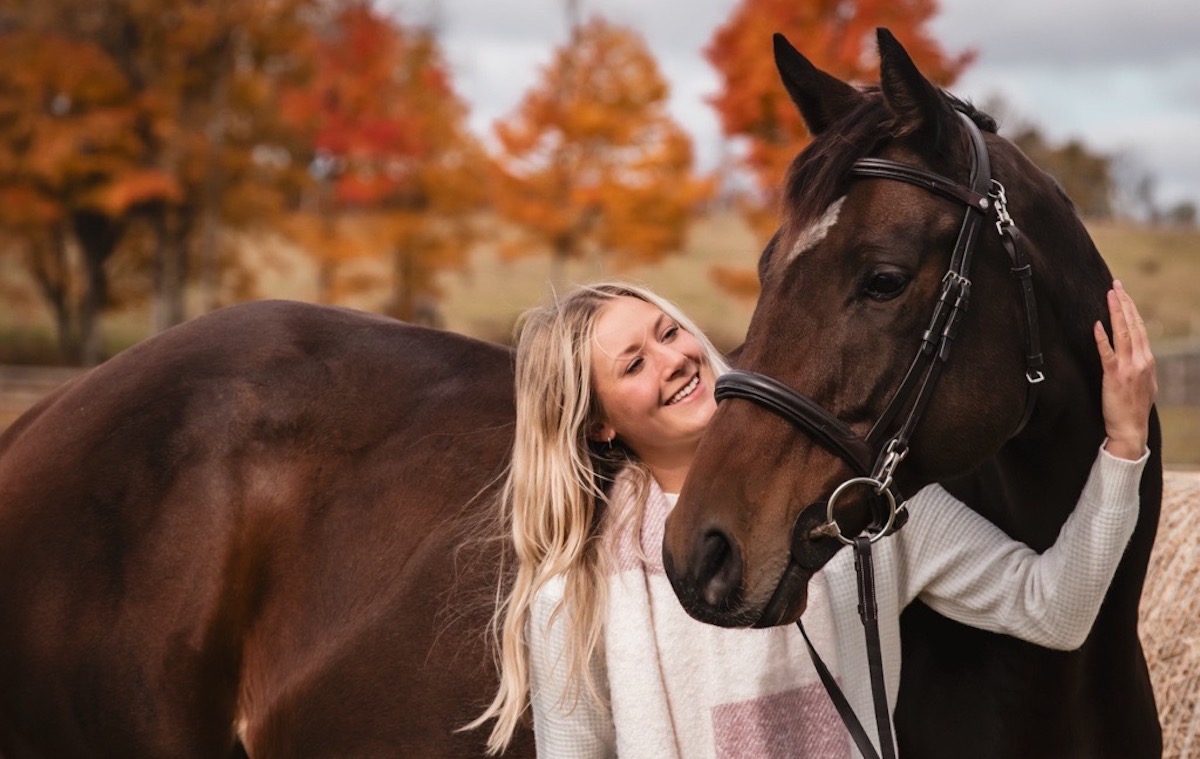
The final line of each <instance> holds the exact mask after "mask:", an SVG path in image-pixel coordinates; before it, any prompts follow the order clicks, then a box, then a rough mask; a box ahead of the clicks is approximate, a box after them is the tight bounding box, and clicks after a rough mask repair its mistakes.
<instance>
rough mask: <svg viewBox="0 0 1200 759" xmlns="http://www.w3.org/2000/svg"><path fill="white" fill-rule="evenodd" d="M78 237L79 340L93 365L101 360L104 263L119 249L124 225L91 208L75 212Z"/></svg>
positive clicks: (86, 363)
mask: <svg viewBox="0 0 1200 759" xmlns="http://www.w3.org/2000/svg"><path fill="white" fill-rule="evenodd" d="M72 222H73V225H74V228H75V237H76V239H77V240H78V242H79V251H80V253H81V254H82V256H83V271H84V289H83V296H82V298H81V299H80V303H79V342H80V345H81V350H82V355H81V356H80V359H81V363H82V364H83V365H84V366H94V365H96V364H98V363H100V360H101V359H102V353H103V349H102V345H101V343H102V340H101V334H100V330H99V329H98V322H99V319H100V313H101V312H102V311H103V310H104V307H105V306H106V305H107V304H108V277H107V274H106V272H105V269H104V266H105V264H106V263H107V262H108V259H109V258H111V257H112V254H113V252H114V251H115V250H116V249H117V243H119V242H120V240H121V236H122V235H123V234H124V232H125V225H124V224H123V223H122V222H119V221H117V220H115V219H112V218H110V217H108V216H105V215H103V214H99V213H95V212H92V211H79V212H76V213H75V214H73V215H72Z"/></svg>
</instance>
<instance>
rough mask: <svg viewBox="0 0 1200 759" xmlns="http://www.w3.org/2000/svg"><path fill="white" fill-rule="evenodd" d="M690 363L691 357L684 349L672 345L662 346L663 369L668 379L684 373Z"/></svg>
mask: <svg viewBox="0 0 1200 759" xmlns="http://www.w3.org/2000/svg"><path fill="white" fill-rule="evenodd" d="M690 364H691V358H690V357H689V356H688V355H687V354H686V353H684V352H683V351H680V350H676V349H675V348H673V347H671V346H662V369H663V375H664V377H665V378H666V379H671V378H673V377H677V376H678V375H680V374H682V373H684V372H685V371H686V370H687V368H688V366H689V365H690Z"/></svg>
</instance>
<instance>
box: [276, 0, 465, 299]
mask: <svg viewBox="0 0 1200 759" xmlns="http://www.w3.org/2000/svg"><path fill="white" fill-rule="evenodd" d="M313 54H314V57H315V61H316V65H315V72H314V76H313V79H312V81H311V82H309V83H308V84H306V85H305V86H304V87H302V88H296V89H294V90H291V91H289V92H288V93H287V94H286V96H285V98H284V100H283V112H284V116H285V118H286V119H287V121H288V122H289V123H291V124H293V125H294V126H295V127H296V128H298V129H299V130H300V131H301V132H302V133H303V134H306V135H308V137H309V139H310V140H311V144H312V146H313V148H314V153H313V156H312V158H313V162H312V164H311V173H312V174H313V177H314V179H315V180H316V187H315V188H314V191H315V192H316V196H315V200H314V201H313V202H310V203H308V204H307V208H305V209H304V210H303V212H302V213H303V214H307V215H310V216H313V217H315V218H314V219H312V220H309V221H308V222H303V221H301V222H297V223H296V224H294V225H293V229H297V228H303V227H305V225H307V226H308V227H309V228H311V229H319V230H323V231H321V233H320V234H317V235H313V234H307V235H303V234H302V235H300V236H299V237H297V239H298V240H301V241H302V244H304V245H305V246H306V247H308V248H309V250H310V251H311V252H312V253H313V255H314V256H316V258H317V260H318V266H319V267H320V268H321V269H322V270H323V271H325V272H327V273H328V279H327V281H325V282H323V283H322V291H323V292H322V297H323V298H324V299H337V298H339V297H343V296H345V295H348V294H351V293H353V292H354V291H356V290H359V289H362V288H364V287H368V286H370V285H372V284H374V283H372V282H370V281H369V280H364V279H362V278H359V279H350V278H343V279H341V280H339V278H338V275H337V274H336V270H337V269H338V267H339V266H340V265H341V264H342V263H345V262H347V261H350V260H352V259H356V258H361V257H364V256H372V255H376V254H378V253H380V252H382V251H388V252H390V255H391V257H392V259H393V272H394V277H393V287H392V291H393V293H392V297H391V299H390V302H389V304H388V306H387V310H389V311H390V312H391V313H393V314H394V315H397V316H400V317H402V318H412V317H413V315H414V312H415V309H416V304H417V303H418V302H419V301H423V300H427V299H430V298H434V297H436V296H437V295H438V294H439V290H438V287H437V283H436V274H437V272H438V271H439V270H441V269H445V268H447V267H459V266H462V265H464V264H465V263H466V247H467V243H468V240H469V238H470V231H469V229H468V228H467V217H468V214H470V213H471V212H472V211H474V210H475V209H476V208H477V207H478V206H479V205H480V203H481V202H482V201H483V199H484V192H485V188H484V187H483V186H481V184H480V182H479V176H480V174H481V173H484V172H483V171H482V164H483V162H484V156H483V151H482V149H481V148H480V147H479V146H478V144H477V142H476V141H475V139H474V138H473V137H472V136H471V135H470V133H469V132H468V130H467V127H466V108H465V106H464V105H463V103H462V101H461V100H460V99H459V98H458V97H457V95H456V94H455V93H454V91H453V88H452V86H451V83H450V75H449V71H448V68H447V65H446V62H445V60H444V57H443V55H442V52H441V49H440V46H439V45H438V43H437V40H436V38H435V37H434V36H433V34H432V33H431V32H429V31H427V30H423V29H415V28H410V27H407V26H404V25H402V24H400V23H398V22H396V21H395V20H393V19H390V18H388V17H387V16H384V15H382V14H381V13H380V12H379V11H378V10H376V9H375V8H374V6H372V5H370V4H367V3H355V4H352V5H350V6H348V7H347V8H345V9H344V10H342V11H341V12H340V13H338V14H337V16H336V17H335V19H334V20H333V22H332V23H331V24H330V25H329V27H328V28H327V29H325V30H324V33H323V34H322V35H321V36H320V37H319V38H318V39H317V40H316V43H315V45H314V51H313ZM348 214H353V216H352V217H350V216H347V218H348V219H350V218H352V223H350V224H349V225H346V224H340V223H338V222H336V221H335V220H334V217H337V216H345V215H348ZM351 227H358V228H357V229H354V230H352V229H351Z"/></svg>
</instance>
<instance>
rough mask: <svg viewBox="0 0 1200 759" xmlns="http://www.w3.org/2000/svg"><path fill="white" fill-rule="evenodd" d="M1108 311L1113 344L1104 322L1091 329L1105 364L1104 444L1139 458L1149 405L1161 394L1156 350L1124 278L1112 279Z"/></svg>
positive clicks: (1114, 452) (1118, 453) (1146, 432)
mask: <svg viewBox="0 0 1200 759" xmlns="http://www.w3.org/2000/svg"><path fill="white" fill-rule="evenodd" d="M1108 313H1109V316H1110V317H1111V319H1112V327H1113V340H1112V344H1111V345H1110V344H1109V341H1108V333H1106V332H1105V331H1104V325H1103V324H1101V323H1100V322H1096V325H1095V327H1094V329H1093V331H1094V332H1095V335H1096V348H1097V349H1098V350H1099V351H1100V364H1101V365H1102V366H1103V367H1104V384H1103V391H1102V393H1101V401H1102V403H1101V405H1102V407H1103V411H1104V431H1105V432H1106V433H1107V434H1108V441H1107V442H1106V443H1105V444H1104V449H1105V450H1107V451H1108V452H1109V453H1111V454H1112V455H1114V456H1118V457H1120V458H1123V459H1131V460H1132V459H1138V458H1141V456H1142V453H1143V452H1144V451H1145V450H1146V440H1147V438H1148V437H1149V434H1150V433H1149V430H1150V407H1151V406H1152V405H1154V398H1155V396H1157V395H1158V378H1157V377H1156V376H1155V369H1154V355H1153V354H1152V353H1151V352H1150V340H1149V338H1147V337H1146V322H1145V321H1143V320H1142V317H1141V315H1140V314H1139V313H1138V310H1137V306H1135V305H1134V303H1133V298H1130V297H1129V293H1127V292H1125V288H1124V287H1122V286H1121V282H1120V280H1114V281H1113V289H1111V290H1109V291H1108Z"/></svg>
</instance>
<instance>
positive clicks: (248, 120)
mask: <svg viewBox="0 0 1200 759" xmlns="http://www.w3.org/2000/svg"><path fill="white" fill-rule="evenodd" d="M331 4H333V5H335V4H336V2H334V0H271V2H259V1H258V0H213V1H212V2H200V0H42V1H41V2H38V3H27V2H20V1H19V0H0V21H2V22H3V23H2V24H0V28H4V29H6V30H10V31H8V32H6V33H7V34H16V35H22V36H23V38H25V39H29V40H33V41H34V42H33V44H34V45H35V47H36V46H37V45H39V44H43V43H45V44H48V45H58V46H59V48H61V47H62V46H63V45H67V46H74V47H73V48H72V49H78V50H86V51H89V53H88V55H87V56H85V57H78V58H77V57H75V56H73V55H72V54H70V53H62V51H61V49H60V51H59V52H60V54H61V58H58V59H52V58H49V57H47V56H34V57H33V58H32V59H31V61H29V62H25V61H21V60H19V59H12V60H13V65H15V66H17V67H18V68H19V69H21V70H20V72H19V76H20V78H21V81H22V82H25V83H26V85H27V88H28V90H29V91H30V92H36V93H40V94H38V95H37V96H36V97H35V98H34V99H35V101H36V100H37V97H40V98H41V102H42V103H44V104H51V105H52V106H53V107H54V108H56V109H57V111H56V112H53V113H50V114H49V116H51V117H53V119H55V120H54V122H53V126H54V128H55V130H56V133H57V134H58V135H59V137H60V139H59V142H58V143H56V145H57V148H58V150H59V153H58V154H59V155H60V156H61V157H64V160H61V161H58V162H57V164H56V166H57V167H58V168H57V169H56V170H61V171H64V172H68V171H71V170H73V169H71V168H70V167H72V166H74V165H76V164H82V165H91V166H93V167H94V166H95V164H96V163H97V162H96V160H95V158H96V157H97V156H98V155H105V154H106V153H105V151H104V150H100V149H98V137H97V133H96V132H95V131H94V129H93V127H94V125H93V124H91V123H90V121H89V120H87V119H84V118H83V117H82V115H83V111H82V110H81V109H83V108H84V106H85V105H87V104H88V103H90V102H91V100H92V99H94V97H95V93H97V92H99V91H104V92H106V93H108V94H109V100H108V101H106V105H105V108H106V109H107V111H108V112H109V113H110V114H111V113H120V114H121V121H120V124H119V125H117V124H116V122H114V121H112V120H111V119H110V120H109V121H108V122H106V126H107V127H108V130H107V131H104V132H101V133H100V134H104V135H110V136H111V139H112V140H113V141H114V142H115V143H119V145H120V148H121V151H122V152H121V160H122V161H124V163H120V164H118V163H114V162H112V161H109V162H107V163H105V164H104V165H103V167H102V169H95V168H93V169H92V170H90V172H89V173H88V178H89V182H90V183H92V184H93V185H98V186H101V187H103V188H105V190H104V192H103V193H101V194H98V193H96V192H92V193H91V194H89V195H88V199H89V200H88V205H87V206H86V209H85V211H86V213H85V215H83V216H79V215H78V214H76V215H75V216H74V217H73V223H72V224H70V225H67V226H63V227H60V228H59V231H62V232H64V234H63V235H59V236H58V237H54V236H52V237H51V238H50V239H58V240H62V241H64V243H65V244H64V246H63V248H62V249H63V250H64V251H70V250H73V249H76V248H77V249H79V250H81V251H83V253H84V255H83V260H84V262H85V263H87V264H88V265H89V266H91V268H90V269H89V270H88V275H89V276H90V277H92V280H93V284H91V285H88V287H86V288H84V290H85V291H87V292H92V293H93V294H92V295H90V296H88V298H90V299H91V300H92V301H94V309H101V308H103V307H105V306H107V305H109V304H110V303H111V302H112V296H113V294H114V293H117V292H119V291H120V290H121V288H110V287H108V286H107V282H108V280H109V273H108V269H109V268H111V261H112V260H115V258H114V256H115V255H116V253H119V252H121V251H122V250H123V249H126V250H127V249H129V248H130V247H132V244H131V242H130V241H131V239H132V240H135V241H136V242H137V243H138V247H139V249H141V252H140V255H135V256H133V257H132V259H131V260H139V261H143V262H144V263H145V268H146V269H148V272H145V273H144V274H145V275H146V276H147V278H149V279H150V280H151V281H152V282H153V287H152V292H153V296H154V301H155V304H156V308H155V315H156V318H155V326H156V327H157V328H159V329H161V328H165V327H167V326H170V325H171V324H174V323H177V322H179V321H180V320H182V319H183V318H184V316H185V308H184V286H185V283H186V282H187V281H188V278H189V276H191V277H193V278H197V274H199V277H198V278H199V279H201V280H202V282H203V283H204V285H205V287H204V290H205V291H206V294H207V295H206V297H205V307H206V308H207V307H211V306H212V305H215V303H216V302H217V296H216V292H217V290H218V288H219V287H220V286H221V284H222V283H221V281H220V280H221V276H222V272H223V271H226V270H228V269H229V268H230V267H229V266H228V264H229V262H230V261H231V260H232V257H231V256H230V255H229V251H228V250H222V249H221V246H220V239H221V234H220V232H221V230H222V229H224V228H231V227H243V228H246V227H254V226H258V225H262V224H264V222H265V221H267V220H269V219H270V218H271V215H272V214H273V213H274V212H275V211H276V210H277V209H278V208H279V207H281V205H282V200H283V196H284V195H285V193H286V188H287V181H288V177H289V176H293V175H295V174H296V173H297V168H296V166H295V164H294V162H292V161H291V159H290V155H291V152H290V151H291V149H292V148H293V147H294V146H292V145H290V144H289V139H290V135H289V133H287V132H286V130H284V129H283V127H282V124H281V122H280V121H279V118H278V111H279V109H278V105H277V103H276V102H275V92H276V91H277V90H278V88H279V86H280V85H281V84H284V83H287V82H288V81H290V80H293V79H295V77H298V76H301V75H303V69H304V66H305V62H304V61H303V60H302V59H299V58H297V57H296V56H295V55H294V54H293V53H294V51H296V49H297V43H298V40H299V39H301V38H302V37H303V36H304V35H305V34H306V33H307V29H308V18H309V15H310V14H311V13H314V12H315V11H316V9H318V8H326V7H328V6H330V5H331ZM55 40H58V41H59V42H54V41H55ZM31 64H32V65H31ZM62 67H66V68H68V69H71V70H72V72H73V73H72V77H74V78H73V79H71V80H69V81H86V83H87V85H86V87H87V89H86V93H85V96H83V97H76V96H75V94H74V93H71V92H68V91H64V90H62V89H61V86H62V85H61V82H60V79H61V76H60V75H59V74H58V73H57V72H58V69H59V68H62ZM64 81H66V80H64ZM113 98H116V100H114V99H113ZM34 108H35V109H36V106H34ZM43 110H44V108H43ZM35 112H36V110H29V106H26V113H27V114H31V113H35ZM6 126H9V127H13V130H14V131H12V132H10V133H9V134H8V135H7V138H12V139H13V140H15V142H10V144H12V145H16V146H18V148H17V149H18V153H19V152H21V151H25V154H26V155H28V156H32V155H34V154H35V153H37V152H44V151H45V146H44V145H41V146H30V145H29V144H25V143H22V142H21V141H20V135H19V124H16V122H13V123H10V124H8V125H6ZM0 128H3V126H0ZM2 139H6V138H5V137H0V140H2ZM37 160H40V159H37ZM43 163H44V161H43ZM301 171H302V169H301ZM68 184H69V183H68ZM68 184H64V183H63V182H52V183H49V184H46V183H44V184H43V190H44V191H50V190H51V189H52V190H53V191H54V192H56V193H60V194H59V195H58V196H56V202H57V203H59V205H62V206H63V207H74V206H73V205H72V204H73V203H74V202H75V201H74V200H73V199H72V196H68V195H62V194H61V193H62V192H65V191H66V190H67V189H68ZM101 195H102V196H103V197H102V199H103V203H97V202H96V199H97V198H99V197H101ZM14 214H17V215H19V211H17V210H16V209H14ZM81 222H86V224H81ZM131 230H132V231H135V232H136V234H134V235H133V236H132V238H131V237H130V232H131ZM14 231H16V233H17V234H18V236H21V235H23V234H24V231H23V228H22V227H19V226H18V227H15V228H14V227H10V228H9V232H10V234H12V233H13V232H14ZM25 237H26V238H28V239H33V238H29V237H28V235H25ZM93 249H97V250H93ZM135 252H137V251H135ZM197 259H198V260H197ZM60 268H61V267H60ZM126 270H128V273H130V274H131V275H137V276H139V277H140V276H143V272H140V271H136V272H135V271H134V267H126ZM36 275H37V272H35V276H36ZM239 281H240V282H242V283H244V282H245V281H246V278H245V277H240V278H239ZM88 288H90V289H88ZM85 331H86V330H85ZM93 359H94V356H93Z"/></svg>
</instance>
